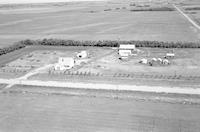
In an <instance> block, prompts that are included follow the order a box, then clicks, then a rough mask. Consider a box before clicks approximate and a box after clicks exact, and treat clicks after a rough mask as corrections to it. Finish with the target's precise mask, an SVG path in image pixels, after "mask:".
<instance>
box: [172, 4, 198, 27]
mask: <svg viewBox="0 0 200 132" xmlns="http://www.w3.org/2000/svg"><path fill="white" fill-rule="evenodd" d="M173 6H174V8H175V9H176V10H177V11H178V12H179V13H180V14H181V15H183V16H184V17H185V18H186V19H187V20H188V21H189V22H190V23H191V24H192V25H193V26H194V27H196V28H197V29H199V30H200V26H199V25H198V24H196V22H195V21H194V20H192V19H191V18H190V17H189V16H188V15H186V14H185V13H184V12H183V11H182V10H181V9H180V8H179V7H178V6H176V5H174V4H173Z"/></svg>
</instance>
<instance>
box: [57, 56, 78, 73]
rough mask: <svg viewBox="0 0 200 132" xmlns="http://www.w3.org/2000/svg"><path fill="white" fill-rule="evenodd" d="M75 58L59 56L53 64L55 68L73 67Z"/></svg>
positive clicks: (65, 68) (66, 68)
mask: <svg viewBox="0 0 200 132" xmlns="http://www.w3.org/2000/svg"><path fill="white" fill-rule="evenodd" d="M74 65H75V60H74V59H73V58H72V57H59V59H58V63H57V64H55V66H54V68H55V70H61V71H62V70H68V69H71V68H73V67H74Z"/></svg>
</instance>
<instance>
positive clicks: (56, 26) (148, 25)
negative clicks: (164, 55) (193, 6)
mask: <svg viewBox="0 0 200 132" xmlns="http://www.w3.org/2000/svg"><path fill="white" fill-rule="evenodd" d="M130 3H131V2H130V1H127V2H121V1H119V2H115V1H111V2H79V3H69V4H63V5H62V4H60V5H45V6H22V7H12V8H11V7H7V8H6V7H4V8H1V10H0V18H1V20H0V29H1V30H0V46H1V47H2V46H6V45H9V44H12V43H13V42H15V41H18V40H21V39H25V38H30V39H37V38H44V37H47V38H49V37H50V38H51V37H53V38H62V39H75V40H102V39H103V40H105V39H106V40H108V39H109V40H119V39H120V40H160V41H198V40H199V35H198V34H199V32H198V31H196V30H195V29H194V28H193V26H192V25H191V24H190V23H189V22H188V21H187V20H185V18H184V17H182V16H181V15H180V14H179V13H178V12H177V11H151V12H148V11H145V12H142V11H140V12H132V11H130V9H132V8H133V7H132V6H131V7H130ZM159 4H160V5H161V7H162V6H163V3H159ZM150 5H151V4H150ZM160 5H159V6H160ZM164 6H170V5H166V4H164ZM11 9H12V10H11Z"/></svg>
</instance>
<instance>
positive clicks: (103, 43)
mask: <svg viewBox="0 0 200 132" xmlns="http://www.w3.org/2000/svg"><path fill="white" fill-rule="evenodd" d="M119 44H134V45H135V46H136V47H151V48H200V44H199V42H162V41H134V40H132V41H117V40H115V41H114V40H113V41H111V40H99V41H75V40H62V39H41V40H30V39H26V40H22V41H19V42H17V43H15V44H14V45H11V46H9V47H5V48H2V49H0V55H3V54H7V53H10V52H12V51H15V50H19V49H22V48H25V47H26V46H31V45H48V46H95V47H118V46H119Z"/></svg>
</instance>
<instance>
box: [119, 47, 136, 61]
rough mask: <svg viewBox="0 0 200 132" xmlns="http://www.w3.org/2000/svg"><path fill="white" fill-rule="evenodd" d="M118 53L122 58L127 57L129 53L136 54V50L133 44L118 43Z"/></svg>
mask: <svg viewBox="0 0 200 132" xmlns="http://www.w3.org/2000/svg"><path fill="white" fill-rule="evenodd" d="M118 54H119V55H120V56H121V57H122V58H127V57H128V56H131V55H137V50H136V48H135V45H129V44H120V46H119V49H118Z"/></svg>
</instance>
